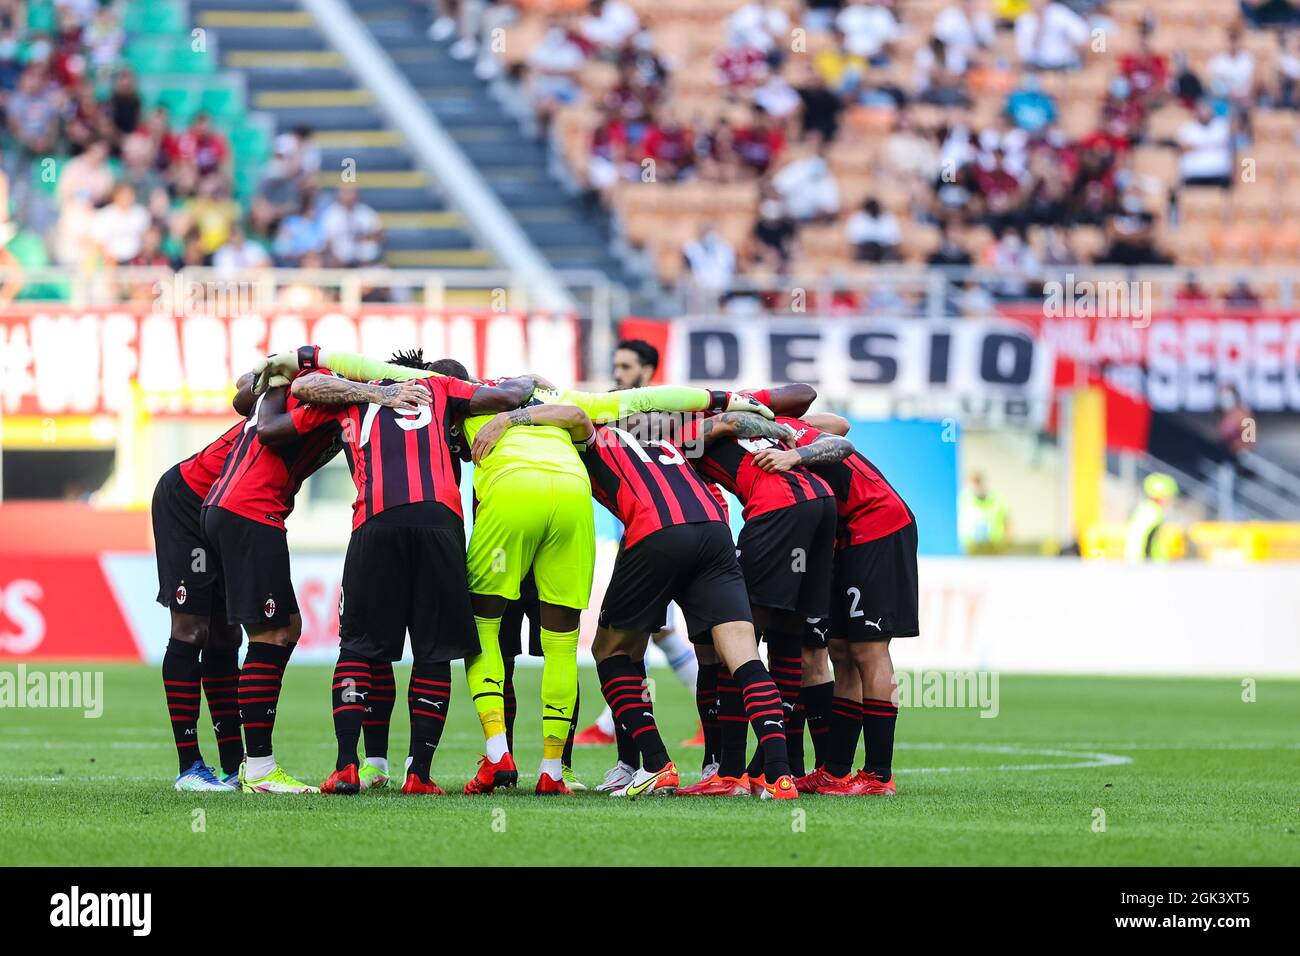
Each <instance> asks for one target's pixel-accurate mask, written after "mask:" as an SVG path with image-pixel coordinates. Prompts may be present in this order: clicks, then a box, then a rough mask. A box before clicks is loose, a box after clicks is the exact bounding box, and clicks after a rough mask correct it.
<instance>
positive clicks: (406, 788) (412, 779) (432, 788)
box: [402, 773, 447, 797]
mask: <svg viewBox="0 0 1300 956" xmlns="http://www.w3.org/2000/svg"><path fill="white" fill-rule="evenodd" d="M402 793H425V794H429V795H430V796H434V797H445V796H446V795H447V792H446V791H445V790H443V789H442V787H440V786H438V785H437V784H436V783H434V782H433V781H432V780H429V781H424V780H421V779H420V778H419V777H417V776H416V775H415V774H413V773H408V774H407V775H406V783H404V784H402Z"/></svg>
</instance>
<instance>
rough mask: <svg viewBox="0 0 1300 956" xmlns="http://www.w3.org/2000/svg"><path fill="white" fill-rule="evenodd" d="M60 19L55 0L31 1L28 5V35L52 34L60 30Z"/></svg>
mask: <svg viewBox="0 0 1300 956" xmlns="http://www.w3.org/2000/svg"><path fill="white" fill-rule="evenodd" d="M58 25H59V19H58V14H57V13H56V12H55V9H54V3H53V0H30V2H29V3H28V4H27V34H28V36H31V35H32V34H34V33H47V34H52V33H55V32H56V31H57V30H58Z"/></svg>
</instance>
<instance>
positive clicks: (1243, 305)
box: [1223, 276, 1263, 309]
mask: <svg viewBox="0 0 1300 956" xmlns="http://www.w3.org/2000/svg"><path fill="white" fill-rule="evenodd" d="M1223 304H1224V305H1226V306H1227V307H1228V308H1230V309H1258V308H1259V307H1260V306H1261V305H1262V304H1263V303H1262V301H1261V299H1260V297H1259V293H1258V292H1256V291H1255V290H1254V289H1252V288H1251V287H1250V280H1249V279H1247V278H1246V277H1245V276H1238V278H1237V281H1236V282H1234V283H1233V284H1232V288H1230V289H1229V290H1228V291H1227V292H1226V293H1224V296H1223Z"/></svg>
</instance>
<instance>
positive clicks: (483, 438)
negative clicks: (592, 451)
mask: <svg viewBox="0 0 1300 956" xmlns="http://www.w3.org/2000/svg"><path fill="white" fill-rule="evenodd" d="M516 425H554V426H556V427H557V428H563V429H564V430H565V431H567V432H568V433H569V438H570V439H571V440H572V441H573V443H574V444H575V445H585V444H586V443H587V442H588V441H589V440H590V439H591V436H592V433H593V432H594V431H595V426H594V425H593V424H592V423H591V418H590V417H589V416H588V415H587V413H586V412H585V411H583V410H582V409H581V408H579V407H578V406H577V405H529V406H528V407H526V408H516V409H514V410H512V411H508V412H500V413H499V414H497V415H494V416H492V419H491V420H490V421H488V422H487V424H485V425H484V426H483V427H482V428H480V429H479V430H478V434H477V435H475V436H474V448H473V450H472V451H471V457H472V459H473V461H474V464H476V465H477V464H478V463H479V462H480V461H482V460H483V459H484V458H485V457H487V455H488V453H489V452H491V451H492V449H493V447H494V446H495V445H496V443H497V442H498V441H500V439H501V436H502V435H504V434H505V432H506V429H508V428H513V427H514V426H516Z"/></svg>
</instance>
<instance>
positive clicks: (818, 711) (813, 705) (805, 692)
mask: <svg viewBox="0 0 1300 956" xmlns="http://www.w3.org/2000/svg"><path fill="white" fill-rule="evenodd" d="M834 696H835V682H834V681H830V680H828V681H827V682H826V683H824V684H811V685H809V686H807V687H801V688H800V689H799V702H800V704H801V705H802V707H803V712H804V719H805V720H806V721H807V722H808V736H809V737H811V738H812V746H813V766H814V767H821V766H823V765H825V763H826V752H827V750H828V749H829V748H828V746H827V745H828V744H829V742H830V735H831V700H832V698H834Z"/></svg>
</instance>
